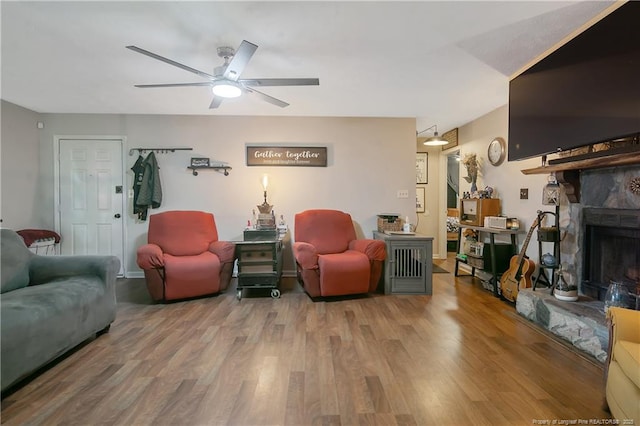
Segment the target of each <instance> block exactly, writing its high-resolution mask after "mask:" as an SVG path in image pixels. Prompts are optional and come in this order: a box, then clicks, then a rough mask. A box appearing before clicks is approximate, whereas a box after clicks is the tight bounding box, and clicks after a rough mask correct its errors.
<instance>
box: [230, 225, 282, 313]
mask: <svg viewBox="0 0 640 426" xmlns="http://www.w3.org/2000/svg"><path fill="white" fill-rule="evenodd" d="M247 232H249V231H245V241H237V242H236V243H235V244H236V259H237V262H238V263H237V267H238V287H237V297H238V300H241V299H242V291H243V290H244V289H245V288H254V289H255V288H262V289H271V297H273V298H274V299H277V298H279V297H280V290H279V289H278V285H279V283H280V277H281V276H282V240H283V237H284V234H277V233H274V234H273V235H272V236H271V235H268V236H264V235H262V234H259V233H260V232H261V231H255V232H256V233H251V232H249V234H247ZM261 237H263V238H267V239H265V240H261V239H260V238H261Z"/></svg>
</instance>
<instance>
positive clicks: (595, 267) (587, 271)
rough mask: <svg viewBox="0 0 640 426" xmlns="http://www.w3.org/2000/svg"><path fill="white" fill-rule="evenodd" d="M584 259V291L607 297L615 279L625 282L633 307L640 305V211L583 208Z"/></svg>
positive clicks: (600, 297)
mask: <svg viewBox="0 0 640 426" xmlns="http://www.w3.org/2000/svg"><path fill="white" fill-rule="evenodd" d="M582 225H583V228H584V236H585V238H584V260H583V263H582V264H583V269H582V278H583V279H582V281H581V288H580V289H579V290H580V293H581V294H584V295H585V296H588V297H592V298H594V299H597V300H604V298H605V294H606V292H607V289H608V288H609V285H610V284H611V282H619V283H622V284H623V285H624V286H625V287H626V289H627V291H628V293H629V296H630V297H629V300H630V304H629V306H627V307H628V308H631V309H636V310H637V309H639V308H640V300H639V296H640V211H639V210H636V209H633V210H632V209H608V208H585V209H583V220H582Z"/></svg>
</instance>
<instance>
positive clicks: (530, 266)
mask: <svg viewBox="0 0 640 426" xmlns="http://www.w3.org/2000/svg"><path fill="white" fill-rule="evenodd" d="M538 225H539V221H538V218H536V220H535V221H534V222H533V224H532V225H531V229H529V233H528V234H527V238H526V239H525V240H524V243H523V244H522V249H521V250H520V253H519V254H518V255H517V256H513V257H512V258H511V260H510V261H509V269H507V271H506V272H505V273H504V274H502V277H500V291H501V293H502V296H503V297H504V298H505V299H507V300H509V301H510V302H515V301H516V298H517V297H518V290H519V289H521V288H529V287H531V285H532V283H531V275H533V270H534V269H535V267H536V263H535V262H534V261H533V260H531V259H529V258H525V256H524V253H525V252H526V251H527V247H528V246H529V240H531V235H532V234H533V230H534V229H535V228H536V227H537V226H538Z"/></svg>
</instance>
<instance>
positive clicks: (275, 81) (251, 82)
mask: <svg viewBox="0 0 640 426" xmlns="http://www.w3.org/2000/svg"><path fill="white" fill-rule="evenodd" d="M240 82H241V83H242V84H245V85H247V86H319V85H320V80H319V79H317V78H249V79H242V80H240Z"/></svg>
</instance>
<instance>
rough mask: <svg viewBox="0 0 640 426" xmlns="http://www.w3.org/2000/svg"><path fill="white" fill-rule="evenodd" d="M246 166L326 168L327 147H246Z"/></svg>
mask: <svg viewBox="0 0 640 426" xmlns="http://www.w3.org/2000/svg"><path fill="white" fill-rule="evenodd" d="M247 166H298V167H327V147H326V146H247Z"/></svg>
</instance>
